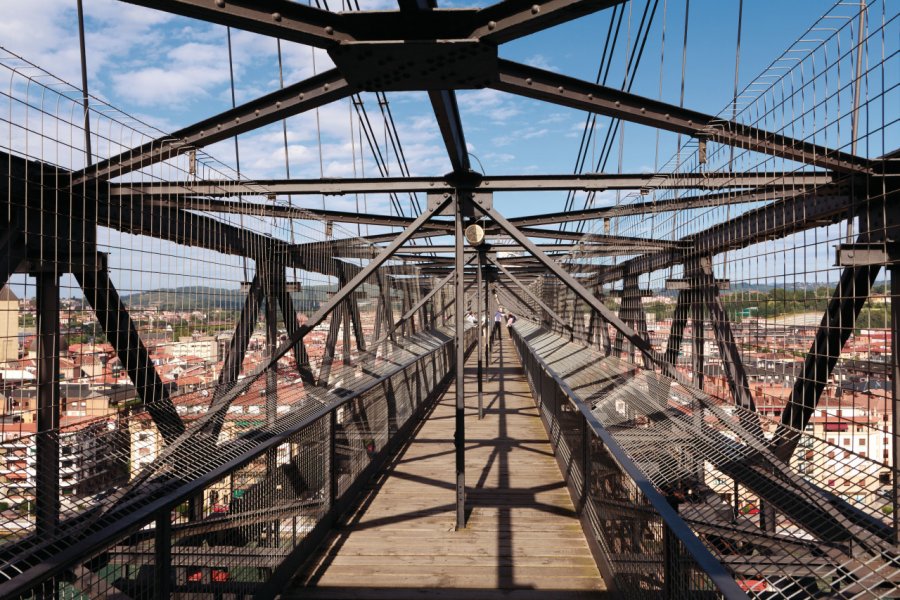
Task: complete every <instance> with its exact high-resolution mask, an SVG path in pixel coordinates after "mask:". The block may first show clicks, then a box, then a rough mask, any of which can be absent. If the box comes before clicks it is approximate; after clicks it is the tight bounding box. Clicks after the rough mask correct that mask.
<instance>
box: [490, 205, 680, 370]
mask: <svg viewBox="0 0 900 600" xmlns="http://www.w3.org/2000/svg"><path fill="white" fill-rule="evenodd" d="M474 204H475V207H476V208H477V209H478V210H479V211H481V212H482V213H483V214H484V215H485V216H487V217H489V218H490V219H493V221H494V222H495V223H496V224H497V225H498V226H499V227H500V228H501V229H503V230H504V231H506V233H508V234H509V236H510V237H512V238H513V239H514V240H516V241H517V242H519V243H520V244H522V245H523V246H525V248H527V249H528V251H529V252H531V254H533V255H534V256H535V257H537V258H538V260H539V261H540V262H541V263H542V264H543V265H544V266H545V267H546V268H547V269H548V270H549V271H550V272H551V273H553V274H554V275H556V277H557V278H559V279H560V280H561V281H562V282H563V283H564V284H565V285H566V286H567V287H569V288H570V289H572V291H574V292H575V293H576V294H577V295H578V296H580V297H581V299H582V300H584V301H585V302H586V303H587V304H588V305H589V306H590V307H591V308H592V309H594V310H595V311H597V312H598V313H600V315H601V316H602V317H603V318H604V319H606V321H607V322H609V323H610V324H611V325H612V326H613V327H614V328H615V329H616V330H618V331H619V332H621V334H622V336H623V337H624V338H625V339H626V340H628V341H629V342H631V343H632V344H633V345H634V346H635V347H636V348H638V350H640V351H641V352H642V353H643V354H644V355H646V356H647V357H648V358H649V359H650V360H652V361H653V362H655V363H657V364H659V365H660V367H661V368H662V370H663V372H664V374H666V375H669V376H670V377H672V378H673V379H676V380H679V381H680V380H681V376H680V374H679V373H678V372H677V371H676V370H675V368H674V367H672V366H671V365H669V364H668V363H666V362H665V358H664V357H663V356H662V355H661V354H660V353H659V352H657V351H656V350H655V349H654V348H653V346H652V345H651V344H650V342H648V341H647V340H645V339H644V338H642V337H641V336H640V335H639V334H638V333H637V332H636V331H635V330H634V329H632V328H631V327H629V326H628V325H626V324H625V323H624V322H623V321H622V320H621V319H620V318H619V317H618V316H617V315H616V314H615V313H613V311H611V310H610V309H609V307H607V306H606V305H605V304H603V303H602V302H600V301H599V300H598V299H597V298H596V297H594V296H593V295H592V294H591V293H590V292H589V291H588V290H587V289H586V288H585V287H584V286H583V285H582V284H581V283H580V282H579V281H578V280H576V279H575V278H574V277H572V275H571V274H569V273H568V272H567V271H566V270H565V269H563V268H562V265H560V264H559V263H557V262H556V261H554V260H553V259H551V258H549V257H548V256H547V255H546V254H544V253H543V252H542V251H541V249H540V248H538V247H537V246H536V245H535V244H534V242H532V241H531V240H529V239H528V238H527V237H526V236H525V235H524V234H522V233H520V232H519V230H518V229H516V227H515V226H513V225H512V224H511V223H510V222H509V221H507V220H506V219H505V218H504V217H503V216H501V215H500V214H499V213H498V212H497V211H495V210H493V209H490V208H486V207H485V206H483V205H482V204H480V203H479V202H478V201H477V200H475V201H474Z"/></svg>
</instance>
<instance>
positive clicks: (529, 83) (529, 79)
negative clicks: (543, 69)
mask: <svg viewBox="0 0 900 600" xmlns="http://www.w3.org/2000/svg"><path fill="white" fill-rule="evenodd" d="M525 83H527V84H528V85H531V83H532V82H531V77H529V78H528V79H526V80H525Z"/></svg>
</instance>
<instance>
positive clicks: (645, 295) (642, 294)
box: [606, 290, 656, 298]
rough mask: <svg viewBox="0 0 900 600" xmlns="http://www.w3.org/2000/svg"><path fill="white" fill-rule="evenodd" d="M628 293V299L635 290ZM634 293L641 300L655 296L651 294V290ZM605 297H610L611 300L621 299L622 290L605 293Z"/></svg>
mask: <svg viewBox="0 0 900 600" xmlns="http://www.w3.org/2000/svg"><path fill="white" fill-rule="evenodd" d="M628 291H629V294H628V297H629V298H631V297H633V292H634V291H635V290H628ZM636 291H637V292H638V295H639V296H640V297H641V298H652V297H653V296H655V295H656V294H655V293H654V292H653V290H636ZM606 295H607V296H610V297H612V298H621V297H622V296H623V295H624V290H609V292H607V294H606Z"/></svg>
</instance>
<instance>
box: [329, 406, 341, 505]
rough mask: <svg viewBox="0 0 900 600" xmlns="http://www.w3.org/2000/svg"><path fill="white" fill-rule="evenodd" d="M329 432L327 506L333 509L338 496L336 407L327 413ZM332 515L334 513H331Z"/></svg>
mask: <svg viewBox="0 0 900 600" xmlns="http://www.w3.org/2000/svg"><path fill="white" fill-rule="evenodd" d="M328 423H329V427H328V428H329V430H330V431H329V433H330V434H331V435H330V436H329V438H328V508H329V510H332V511H333V510H334V507H335V504H336V503H337V497H338V492H339V489H338V469H337V409H332V410H331V412H330V413H329V414H328ZM332 516H334V515H332Z"/></svg>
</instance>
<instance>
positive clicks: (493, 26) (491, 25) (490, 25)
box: [488, 21, 497, 31]
mask: <svg viewBox="0 0 900 600" xmlns="http://www.w3.org/2000/svg"><path fill="white" fill-rule="evenodd" d="M496 28H497V22H496V21H488V29H490V30H491V31H493V30H494V29H496Z"/></svg>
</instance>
